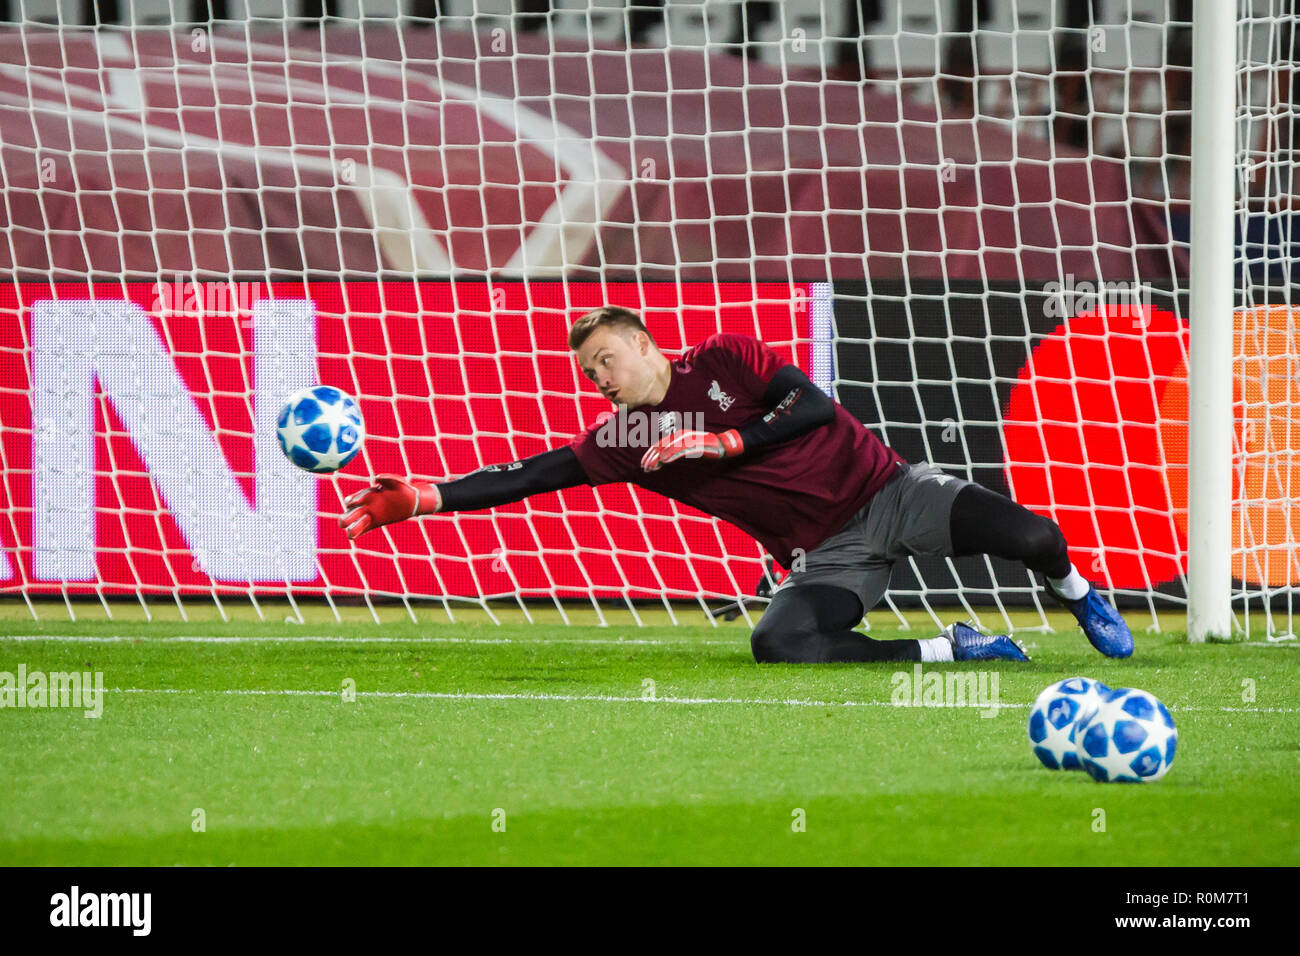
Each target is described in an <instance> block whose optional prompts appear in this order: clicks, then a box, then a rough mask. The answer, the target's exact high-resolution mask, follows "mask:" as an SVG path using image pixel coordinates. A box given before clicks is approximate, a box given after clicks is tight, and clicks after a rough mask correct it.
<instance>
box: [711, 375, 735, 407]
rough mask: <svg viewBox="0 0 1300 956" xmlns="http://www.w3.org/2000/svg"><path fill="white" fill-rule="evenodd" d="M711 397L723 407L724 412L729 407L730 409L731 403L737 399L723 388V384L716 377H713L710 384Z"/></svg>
mask: <svg viewBox="0 0 1300 956" xmlns="http://www.w3.org/2000/svg"><path fill="white" fill-rule="evenodd" d="M709 398H711V399H713V401H715V402H717V403H718V407H719V408H721V409H722V410H723V411H724V412H725V411H726V410H727V409H729V408H730V407H731V403H732V402H734V401H735V399H734V398H732V397H731V396H730V395H728V394H727V393H726V392H724V391H723V390H722V386H721V385H719V384H718V380H717V379H716V378H715V379H713V381H712V383H711V384H710V385H709Z"/></svg>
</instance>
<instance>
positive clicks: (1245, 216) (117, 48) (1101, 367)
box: [0, 0, 1300, 641]
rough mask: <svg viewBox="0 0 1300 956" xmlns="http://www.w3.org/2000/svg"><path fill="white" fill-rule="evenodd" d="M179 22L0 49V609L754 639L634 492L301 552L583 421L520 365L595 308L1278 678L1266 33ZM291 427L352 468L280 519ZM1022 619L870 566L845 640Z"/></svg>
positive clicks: (1214, 16)
mask: <svg viewBox="0 0 1300 956" xmlns="http://www.w3.org/2000/svg"><path fill="white" fill-rule="evenodd" d="M318 6H319V5H314V6H312V7H311V9H316V8H317V7H318ZM525 7H526V8H527V9H524V8H525ZM74 8H75V9H74ZM82 8H85V9H87V10H97V11H98V13H97V14H96V15H97V16H99V17H100V18H101V19H100V20H99V21H96V22H90V23H85V22H80V20H79V17H80V16H81V9H82ZM217 9H218V8H217V7H215V6H209V5H206V4H192V3H189V2H188V0H134V2H133V3H130V4H116V5H96V4H82V5H80V7H78V6H77V5H75V4H71V3H69V2H67V0H22V2H21V3H11V4H9V5H7V6H5V7H3V11H7V15H8V16H10V17H11V20H10V21H7V22H6V21H2V20H0V200H2V201H0V223H2V226H0V228H2V230H3V232H2V234H0V277H2V278H0V470H2V472H3V488H2V491H3V508H2V509H0V597H3V598H4V599H5V600H8V601H11V602H13V603H14V604H15V605H17V606H19V607H23V606H25V607H29V608H31V613H35V614H40V613H43V611H42V608H44V606H45V605H44V603H43V602H45V601H46V600H49V599H53V600H56V601H58V602H60V603H61V604H63V605H65V606H66V609H67V613H76V609H77V607H78V605H77V603H76V602H77V601H83V600H84V601H90V602H94V603H99V602H102V603H103V605H104V607H105V608H107V609H111V606H112V603H113V602H114V601H116V600H119V599H123V598H125V599H129V600H139V601H140V602H141V603H144V604H146V605H148V604H150V603H152V602H156V601H160V600H161V601H166V602H174V603H176V604H177V605H180V606H181V607H182V608H184V607H186V606H189V605H194V604H204V605H215V606H217V607H219V608H222V609H223V611H222V613H225V612H224V609H225V608H227V607H229V606H230V604H231V602H241V603H242V602H251V603H253V604H254V605H255V606H260V603H261V602H263V601H264V600H266V599H271V598H276V599H288V600H290V601H292V602H298V601H304V600H305V601H313V602H321V603H323V604H324V605H325V606H327V607H331V608H337V607H338V606H339V605H341V604H344V603H361V604H366V605H374V604H377V603H378V602H392V603H395V604H396V605H398V606H401V607H403V608H405V609H407V610H408V611H409V613H410V615H411V616H413V617H420V618H421V619H424V617H422V616H425V617H427V616H430V615H431V616H433V617H435V618H440V619H455V618H456V616H457V613H458V611H459V609H460V608H463V607H477V608H485V609H486V608H489V607H491V606H494V604H495V602H498V601H501V600H505V601H510V602H514V603H516V604H517V605H518V606H519V607H521V608H522V609H523V612H524V613H525V614H527V613H530V610H529V609H530V608H532V607H533V606H534V605H535V604H536V603H537V602H542V603H544V604H547V605H550V606H553V607H554V608H556V609H557V610H558V613H559V615H561V616H564V615H566V614H567V613H568V610H569V609H571V608H573V607H574V606H575V603H576V604H578V605H583V606H587V607H593V608H594V609H595V613H596V614H597V615H600V614H602V613H603V610H604V609H606V608H608V607H609V606H610V604H611V602H612V603H613V604H614V605H617V606H620V607H623V608H626V609H628V610H629V611H630V613H631V614H632V615H633V616H634V617H637V619H640V617H641V616H642V615H641V612H642V609H643V608H645V607H646V606H647V605H649V606H653V607H655V608H656V609H657V610H656V612H655V613H656V614H661V616H663V617H666V618H667V619H669V620H674V621H679V620H692V621H700V620H703V621H712V622H715V621H716V617H715V612H716V611H718V609H719V608H722V607H724V606H728V605H730V606H734V607H737V608H739V609H740V610H741V611H742V613H744V614H745V615H746V616H747V617H748V618H749V619H751V620H752V619H753V615H754V614H756V613H758V611H759V610H760V609H761V607H762V601H761V600H752V599H754V598H755V594H754V592H755V591H756V590H757V586H758V584H759V582H760V581H761V580H762V579H763V578H764V577H765V575H766V574H767V562H766V560H765V558H766V556H765V555H764V554H763V553H762V551H761V549H760V547H759V546H758V544H757V543H756V542H755V541H753V540H752V539H750V538H748V537H747V536H745V535H744V534H742V533H740V532H739V531H738V530H737V529H736V528H733V527H731V526H730V525H728V524H726V523H725V522H723V521H720V520H717V519H714V518H711V517H709V516H707V515H702V514H700V513H698V512H695V511H693V510H692V509H690V508H688V507H686V506H684V505H679V504H676V503H672V502H668V501H665V500H664V499H662V498H660V497H657V496H655V495H653V494H650V493H648V492H643V491H640V490H637V489H630V488H627V487H623V486H609V487H603V488H598V489H590V488H577V489H570V490H567V491H565V492H562V493H559V494H555V495H546V496H540V497H538V498H536V499H531V500H529V501H525V502H520V503H516V504H512V505H509V506H505V507H503V508H500V509H496V510H494V511H491V512H479V513H471V514H456V515H446V516H439V517H436V518H428V519H422V520H420V521H412V522H406V523H403V524H402V525H400V526H394V527H392V528H386V529H383V530H382V531H380V532H375V533H373V534H369V535H366V536H364V537H362V538H361V539H358V540H357V541H355V542H349V541H347V540H346V539H345V538H344V537H343V535H342V533H341V531H340V530H339V528H338V526H337V517H338V514H339V512H340V511H341V508H342V500H343V498H344V497H345V496H346V495H348V494H349V493H351V492H353V491H356V490H358V489H359V488H361V487H364V485H365V483H366V482H367V480H368V478H369V477H370V476H371V475H374V474H378V473H381V472H386V471H391V472H399V473H407V474H412V475H416V476H419V477H428V478H434V479H452V478H456V477H460V476H462V475H464V474H467V473H469V472H471V471H474V470H476V469H477V468H480V467H483V466H486V465H491V464H496V463H500V462H505V461H510V460H514V459H517V458H521V457H525V456H528V455H532V454H537V453H539V452H543V451H546V450H549V449H553V448H556V447H560V446H562V445H563V444H564V443H566V442H567V441H568V440H569V438H570V437H571V436H572V435H574V434H575V433H576V432H578V431H579V430H581V429H582V428H584V427H586V426H587V425H589V424H591V423H592V422H594V421H595V420H596V418H597V416H599V415H601V414H602V413H604V412H607V411H608V410H609V409H608V404H607V403H603V402H602V400H601V399H600V396H599V395H598V394H596V392H594V391H593V390H592V389H591V388H590V386H589V384H588V383H586V382H585V381H584V379H583V378H582V376H581V375H580V373H579V372H578V371H577V369H576V366H575V364H574V362H573V358H572V356H571V355H570V354H569V351H568V349H567V347H566V339H565V331H566V329H567V327H568V325H569V324H570V323H571V322H572V321H573V320H574V319H575V318H576V317H577V316H579V315H581V314H582V313H583V312H584V311H586V310H587V309H590V308H593V307H595V306H596V305H599V304H601V303H603V302H612V303H615V304H619V305H624V306H627V307H630V308H634V309H637V310H638V311H641V312H643V313H644V314H645V316H646V319H647V322H648V323H649V325H650V327H651V329H652V331H653V332H654V334H655V335H656V337H657V338H658V339H659V340H660V341H661V344H662V345H663V346H664V348H665V350H666V351H669V352H679V351H682V350H684V349H686V348H688V347H690V346H691V345H693V344H695V343H696V342H698V341H700V340H701V339H702V338H704V337H706V336H708V335H710V334H713V333H716V332H719V331H727V332H739V333H743V334H746V335H753V336H756V337H758V338H760V339H762V340H763V341H765V342H766V343H768V344H769V345H770V346H772V347H773V348H774V349H776V350H777V351H778V353H779V354H781V355H782V356H783V357H784V358H786V359H787V360H788V361H791V362H794V363H796V364H798V365H799V366H800V367H802V368H803V369H804V370H805V371H806V372H808V373H809V374H810V376H811V377H812V379H813V380H814V381H815V382H816V383H817V384H818V385H819V386H820V387H823V388H825V389H826V390H827V391H828V392H830V393H831V394H833V395H834V396H835V398H836V399H837V400H838V401H839V402H840V403H842V404H843V405H844V406H845V407H846V408H847V409H848V410H849V411H850V412H851V413H852V414H854V415H855V416H856V417H858V418H859V419H860V420H861V421H863V422H864V423H865V424H866V425H867V426H868V427H869V428H871V429H872V430H874V431H875V432H876V433H877V434H878V435H879V436H880V437H881V438H882V439H883V440H884V441H885V442H886V443H888V444H889V445H891V446H892V447H893V448H894V449H896V450H897V451H898V452H899V453H900V454H901V455H902V456H903V457H905V458H907V459H908V460H911V461H921V460H925V461H930V462H934V463H935V464H937V465H939V466H940V467H942V468H944V469H946V470H948V471H949V472H951V473H953V474H956V475H960V476H962V477H965V478H969V479H972V480H975V481H978V482H980V483H982V484H984V485H986V486H988V487H991V488H993V489H995V490H997V491H1000V492H1004V493H1006V494H1008V495H1010V496H1012V497H1014V498H1015V499H1016V500H1018V501H1020V502H1021V503H1023V504H1025V505H1026V506H1027V507H1030V508H1032V509H1033V510H1035V511H1036V512H1038V513H1041V514H1045V515H1048V516H1050V517H1051V518H1053V519H1054V520H1055V521H1057V523H1058V524H1060V526H1061V527H1062V529H1063V530H1064V531H1065V533H1066V536H1067V539H1068V540H1069V543H1070V547H1071V557H1072V560H1073V561H1074V563H1075V565H1076V566H1077V567H1078V568H1079V570H1080V571H1081V573H1082V574H1083V575H1084V576H1085V577H1086V578H1088V579H1089V580H1091V581H1094V582H1095V583H1096V584H1097V585H1098V586H1099V588H1101V589H1102V591H1103V592H1104V593H1105V594H1106V595H1107V596H1108V597H1109V598H1110V599H1112V600H1114V601H1115V603H1116V604H1117V605H1118V606H1120V607H1121V608H1122V610H1123V611H1124V613H1125V615H1126V618H1127V619H1128V620H1129V622H1130V623H1131V625H1132V627H1133V629H1134V630H1135V631H1138V632H1140V631H1144V630H1149V631H1162V630H1170V629H1174V630H1182V629H1183V628H1184V626H1185V627H1186V630H1187V633H1188V634H1189V636H1190V638H1191V639H1192V640H1197V641H1199V640H1205V639H1224V638H1229V637H1234V636H1241V635H1250V636H1251V637H1252V639H1254V638H1257V637H1262V638H1263V639H1282V638H1285V637H1286V636H1287V635H1289V634H1292V633H1293V632H1294V625H1293V619H1294V613H1293V596H1294V594H1295V589H1296V588H1297V587H1300V552H1298V550H1297V545H1296V542H1297V540H1298V539H1300V533H1297V530H1296V528H1297V526H1300V516H1296V517H1293V512H1295V511H1296V508H1297V504H1300V385H1297V384H1296V383H1300V345H1298V344H1297V343H1300V334H1297V321H1296V318H1295V317H1294V315H1293V312H1292V310H1293V308H1295V307H1296V303H1295V296H1294V293H1295V288H1296V281H1297V280H1300V265H1298V264H1297V257H1296V255H1295V250H1294V246H1293V241H1292V238H1291V237H1292V235H1293V221H1294V216H1295V214H1294V212H1293V203H1294V181H1293V178H1292V173H1291V170H1292V168H1293V167H1294V165H1295V163H1296V158H1297V157H1296V155H1295V150H1294V126H1295V122H1296V120H1297V118H1298V117H1297V109H1296V95H1297V90H1296V89H1295V88H1294V85H1293V84H1292V82H1291V71H1292V67H1291V66H1290V65H1289V64H1291V63H1292V62H1293V61H1294V60H1295V53H1296V50H1295V33H1294V20H1295V11H1294V4H1293V2H1292V0H1234V2H1224V3H1219V2H1204V3H1201V2H1198V3H1191V2H1187V0H1097V2H1082V3H1081V2H1073V0H991V2H989V3H981V4H972V3H969V2H966V0H898V2H896V3H892V2H891V3H881V4H875V3H868V2H858V0H784V2H781V3H778V2H775V0H773V2H753V0H746V2H741V0H698V2H697V0H691V2H685V0H680V2H679V0H653V2H650V0H647V2H637V3H625V2H622V0H593V2H586V0H555V2H552V3H549V4H547V3H529V4H518V3H514V2H512V0H441V2H438V3H431V2H424V0H382V2H378V0H377V2H371V0H344V2H342V3H340V4H337V5H330V6H328V9H329V11H330V12H331V13H332V15H331V16H328V17H324V18H321V17H319V16H316V17H313V16H308V15H306V14H307V13H308V12H309V8H308V6H303V7H302V8H301V9H299V8H298V7H297V6H296V4H295V3H294V2H288V3H284V2H280V0H274V2H271V0H240V2H237V3H231V4H227V5H221V9H220V10H218V12H219V13H220V14H221V15H220V16H219V17H218V18H216V19H213V18H212V11H213V10H217ZM3 11H0V16H3V15H5V14H4V12H3ZM317 12H319V10H317ZM110 15H111V16H113V17H115V18H116V21H115V22H108V21H107V20H104V19H103V18H104V17H109V16H110ZM1193 65H1195V69H1193ZM124 343H127V344H129V348H128V347H125V346H124ZM315 381H320V382H323V383H326V384H331V385H336V386H338V387H340V388H342V389H344V390H345V391H347V392H349V393H350V394H353V395H355V396H356V397H357V399H358V401H359V402H360V405H361V408H362V411H363V413H364V414H365V417H366V425H367V441H366V445H365V448H364V449H363V450H362V452H361V454H360V455H359V456H358V457H357V458H356V459H355V460H354V461H353V462H352V463H351V464H350V465H348V466H347V467H346V468H345V469H344V470H343V471H342V472H340V473H339V474H337V475H335V476H332V477H329V478H325V479H317V478H309V477H307V476H305V475H304V474H301V473H298V472H296V471H295V470H294V469H293V468H292V467H291V466H290V465H289V464H288V462H287V461H286V460H285V459H284V458H283V456H281V455H279V454H278V450H277V448H276V446H275V444H274V442H272V441H268V435H267V432H266V423H267V422H268V421H269V420H271V418H269V417H268V416H273V415H274V411H275V409H276V407H277V403H278V402H279V401H280V400H282V398H283V397H284V395H286V394H288V393H289V392H292V391H295V390H296V389H298V388H301V387H303V386H305V385H309V384H312V383H313V382H315ZM827 467H828V468H834V467H835V463H827ZM1056 610H1058V608H1057V606H1056V605H1055V604H1053V603H1051V602H1049V601H1045V598H1044V592H1043V590H1042V587H1041V582H1040V581H1039V580H1036V579H1035V577H1034V576H1033V575H1031V574H1029V573H1027V572H1026V570H1025V569H1024V568H1023V567H1022V566H1020V565H1018V564H1015V563H1013V562H1009V561H1003V560H1000V559H990V558H985V557H982V556H976V557H964V558H960V559H937V558H914V559H909V560H906V561H900V562H899V563H898V564H897V566H896V568H895V571H894V578H893V580H892V583H891V588H890V590H889V592H888V593H887V595H886V597H885V600H884V602H883V604H882V606H881V608H880V609H879V611H878V612H877V613H875V614H873V615H872V617H871V618H870V620H871V621H879V622H880V623H886V624H894V623H903V624H908V625H910V624H911V623H912V622H914V621H915V619H916V614H915V613H914V612H920V614H921V615H922V616H923V617H925V618H928V619H929V621H931V622H933V623H941V622H943V623H946V622H947V621H948V620H950V619H951V618H952V616H953V615H954V613H961V614H962V615H963V616H970V617H974V618H975V619H976V620H977V621H978V622H979V623H981V624H984V625H987V626H989V627H992V628H997V629H999V630H1004V629H1007V628H1010V627H1013V626H1014V627H1015V628H1018V629H1025V628H1038V629H1046V628H1048V627H1049V626H1050V624H1051V620H1052V617H1051V614H1052V612H1054V611H1056ZM1184 622H1185V624H1184Z"/></svg>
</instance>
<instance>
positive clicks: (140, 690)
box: [105, 687, 1300, 714]
mask: <svg viewBox="0 0 1300 956" xmlns="http://www.w3.org/2000/svg"><path fill="white" fill-rule="evenodd" d="M105 690H106V691H108V692H109V693H116V694H191V695H199V694H209V695H222V696H234V697H340V696H341V695H342V691H341V690H281V689H267V688H233V689H229V690H203V689H198V688H192V687H108V688H105ZM353 693H354V695H355V696H356V697H373V698H382V699H390V698H391V699H411V700H453V701H454V700H503V701H505V700H525V701H550V702H560V703H599V704H688V705H707V704H745V705H749V704H755V705H764V706H775V707H890V708H898V709H900V710H901V709H911V707H912V705H910V704H907V705H904V704H895V703H894V702H893V701H887V700H808V699H804V698H785V699H780V698H770V697H617V696H612V695H608V694H523V693H513V694H473V693H450V692H445V691H422V690H413V691H406V690H368V691H354V692H353ZM1032 706H1033V705H1032V704H1017V703H1002V702H999V703H998V705H997V709H998V710H1027V709H1029V708H1030V707H1032ZM915 709H917V710H927V709H940V710H957V709H963V710H989V709H990V707H988V706H980V705H977V704H971V705H967V706H963V707H961V708H958V707H955V706H949V705H942V706H937V707H931V706H930V705H921V706H919V707H916V708H915ZM1169 710H1170V711H1172V712H1173V713H1184V714H1186V713H1195V712H1197V711H1203V710H1211V711H1216V712H1219V713H1226V714H1294V713H1297V712H1300V708H1296V707H1218V708H1214V707H1209V708H1207V707H1170V708H1169Z"/></svg>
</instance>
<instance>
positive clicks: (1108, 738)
mask: <svg viewBox="0 0 1300 956" xmlns="http://www.w3.org/2000/svg"><path fill="white" fill-rule="evenodd" d="M1074 742H1075V745H1076V746H1077V747H1078V753H1079V760H1080V761H1081V762H1082V763H1083V769H1084V770H1086V771H1088V775H1089V776H1091V777H1092V779H1093V780H1099V781H1101V782H1103V783H1138V782H1142V783H1150V782H1152V781H1155V780H1159V779H1160V778H1161V777H1163V776H1164V775H1165V774H1166V773H1168V772H1169V765H1170V764H1172V763H1173V762H1174V750H1175V749H1176V748H1177V744H1178V730H1177V728H1176V727H1174V719H1173V718H1172V717H1170V716H1169V710H1168V708H1166V707H1165V705H1164V704H1162V703H1161V702H1160V701H1159V700H1157V699H1156V697H1155V696H1154V695H1152V694H1148V693H1147V692H1146V691H1144V690H1135V689H1133V688H1131V687H1121V688H1119V689H1117V690H1113V691H1111V692H1110V693H1108V694H1106V695H1104V697H1103V698H1102V701H1101V703H1100V704H1099V705H1098V706H1097V709H1096V710H1093V711H1090V712H1088V713H1085V714H1083V715H1082V716H1081V717H1080V718H1079V726H1078V728H1077V730H1076V731H1075V735H1074Z"/></svg>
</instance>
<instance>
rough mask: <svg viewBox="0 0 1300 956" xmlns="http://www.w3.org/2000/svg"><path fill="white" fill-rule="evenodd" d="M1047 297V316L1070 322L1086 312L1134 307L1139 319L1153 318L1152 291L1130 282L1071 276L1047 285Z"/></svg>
mask: <svg viewBox="0 0 1300 956" xmlns="http://www.w3.org/2000/svg"><path fill="white" fill-rule="evenodd" d="M1043 295H1044V296H1045V297H1046V298H1045V299H1044V300H1043V315H1044V316H1046V317H1048V318H1058V319H1070V318H1073V317H1074V316H1076V315H1079V314H1080V313H1082V312H1090V311H1095V310H1106V309H1109V308H1112V307H1116V306H1132V307H1133V308H1134V317H1135V319H1137V318H1140V317H1141V316H1144V315H1149V314H1150V309H1151V287H1150V286H1149V285H1147V284H1146V283H1145V282H1138V281H1136V280H1129V279H1122V280H1117V281H1107V280H1105V279H1098V280H1096V281H1094V280H1091V279H1076V278H1075V277H1074V273H1068V274H1067V275H1066V276H1065V280H1064V281H1061V282H1058V281H1057V280H1055V279H1053V280H1052V281H1051V282H1048V283H1047V284H1045V285H1044V286H1043Z"/></svg>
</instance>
